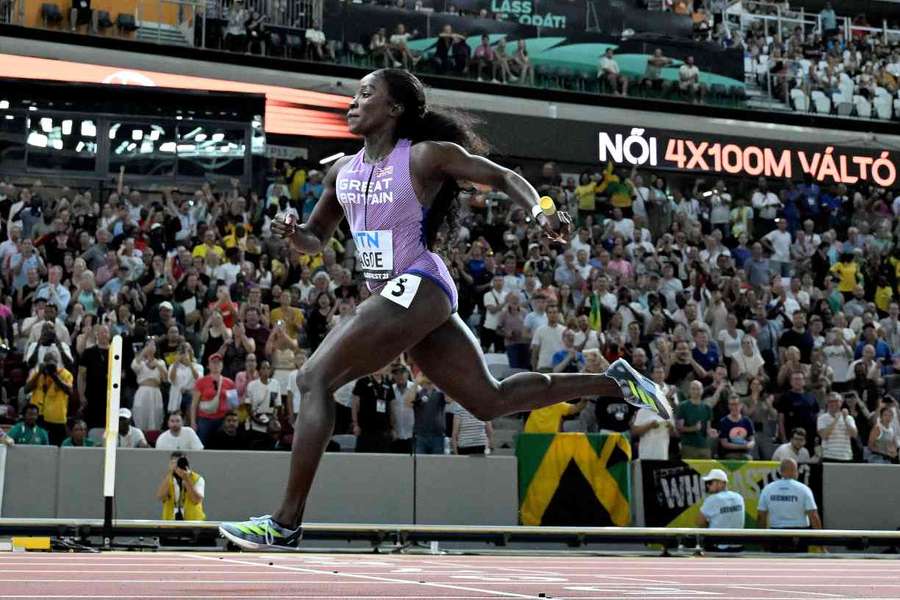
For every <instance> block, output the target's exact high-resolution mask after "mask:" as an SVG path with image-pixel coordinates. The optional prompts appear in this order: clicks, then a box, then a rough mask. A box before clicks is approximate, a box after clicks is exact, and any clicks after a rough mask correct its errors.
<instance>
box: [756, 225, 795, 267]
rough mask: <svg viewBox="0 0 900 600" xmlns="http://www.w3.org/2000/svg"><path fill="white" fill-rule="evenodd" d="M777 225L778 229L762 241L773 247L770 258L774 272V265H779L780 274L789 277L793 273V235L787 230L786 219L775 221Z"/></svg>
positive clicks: (765, 236)
mask: <svg viewBox="0 0 900 600" xmlns="http://www.w3.org/2000/svg"><path fill="white" fill-rule="evenodd" d="M775 224H776V226H777V228H776V229H773V230H772V231H770V232H769V233H767V234H766V235H764V236H763V238H762V239H763V240H764V241H767V242H768V243H769V245H770V246H771V247H772V256H771V257H770V258H769V264H770V265H771V266H772V270H773V271H774V270H775V264H774V263H778V267H779V269H780V271H779V274H780V275H781V276H783V277H789V276H790V273H791V243H792V240H791V233H790V232H789V231H788V230H787V220H786V219H775Z"/></svg>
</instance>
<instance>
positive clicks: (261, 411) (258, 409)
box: [244, 360, 282, 438]
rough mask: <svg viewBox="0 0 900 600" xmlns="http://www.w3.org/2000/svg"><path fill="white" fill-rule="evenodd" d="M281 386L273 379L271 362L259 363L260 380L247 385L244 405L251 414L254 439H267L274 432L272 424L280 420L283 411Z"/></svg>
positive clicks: (251, 430) (251, 431)
mask: <svg viewBox="0 0 900 600" xmlns="http://www.w3.org/2000/svg"><path fill="white" fill-rule="evenodd" d="M281 392H282V390H281V385H280V384H279V383H278V381H277V380H275V379H272V366H271V365H270V364H269V361H267V360H263V361H261V362H260V363H259V378H258V379H254V380H253V381H251V382H250V383H248V384H247V393H246V394H245V395H244V403H245V404H246V405H247V408H248V413H249V414H250V420H249V427H248V428H249V430H250V435H251V436H252V437H254V438H260V437H266V436H268V434H269V433H271V430H272V426H273V425H272V423H273V421H276V420H277V419H278V413H279V412H280V409H281Z"/></svg>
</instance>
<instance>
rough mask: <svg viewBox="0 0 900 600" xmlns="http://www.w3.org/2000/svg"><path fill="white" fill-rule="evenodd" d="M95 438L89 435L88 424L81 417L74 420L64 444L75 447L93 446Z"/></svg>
mask: <svg viewBox="0 0 900 600" xmlns="http://www.w3.org/2000/svg"><path fill="white" fill-rule="evenodd" d="M95 445H96V444H94V440H92V439H90V438H89V437H87V424H86V423H85V422H84V421H82V420H81V419H75V420H73V421H72V425H71V427H70V431H69V437H67V438H66V439H64V440H63V443H62V446H66V447H74V448H93V447H94V446H95Z"/></svg>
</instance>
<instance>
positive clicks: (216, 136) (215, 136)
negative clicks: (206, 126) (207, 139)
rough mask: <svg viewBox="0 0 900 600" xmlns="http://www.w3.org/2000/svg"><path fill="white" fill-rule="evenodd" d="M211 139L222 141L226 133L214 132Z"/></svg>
mask: <svg viewBox="0 0 900 600" xmlns="http://www.w3.org/2000/svg"><path fill="white" fill-rule="evenodd" d="M211 139H212V141H214V142H221V141H222V140H224V139H225V134H224V133H221V132H220V133H214V134H212V138H211Z"/></svg>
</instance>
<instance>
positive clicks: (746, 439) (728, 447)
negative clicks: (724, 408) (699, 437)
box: [719, 395, 756, 460]
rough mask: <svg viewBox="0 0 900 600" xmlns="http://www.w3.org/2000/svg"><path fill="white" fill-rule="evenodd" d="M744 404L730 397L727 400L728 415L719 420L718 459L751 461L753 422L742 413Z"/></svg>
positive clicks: (737, 398) (736, 398) (734, 397)
mask: <svg viewBox="0 0 900 600" xmlns="http://www.w3.org/2000/svg"><path fill="white" fill-rule="evenodd" d="M743 407H744V404H743V403H742V402H741V399H740V398H739V397H738V396H736V395H732V396H730V397H729V398H728V414H727V415H725V416H724V417H722V418H721V419H720V420H719V458H725V459H730V460H751V459H752V458H753V448H754V447H755V445H756V440H755V439H754V438H755V431H754V427H753V421H751V420H750V419H748V418H747V417H745V416H744V415H743V413H742V410H743Z"/></svg>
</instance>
